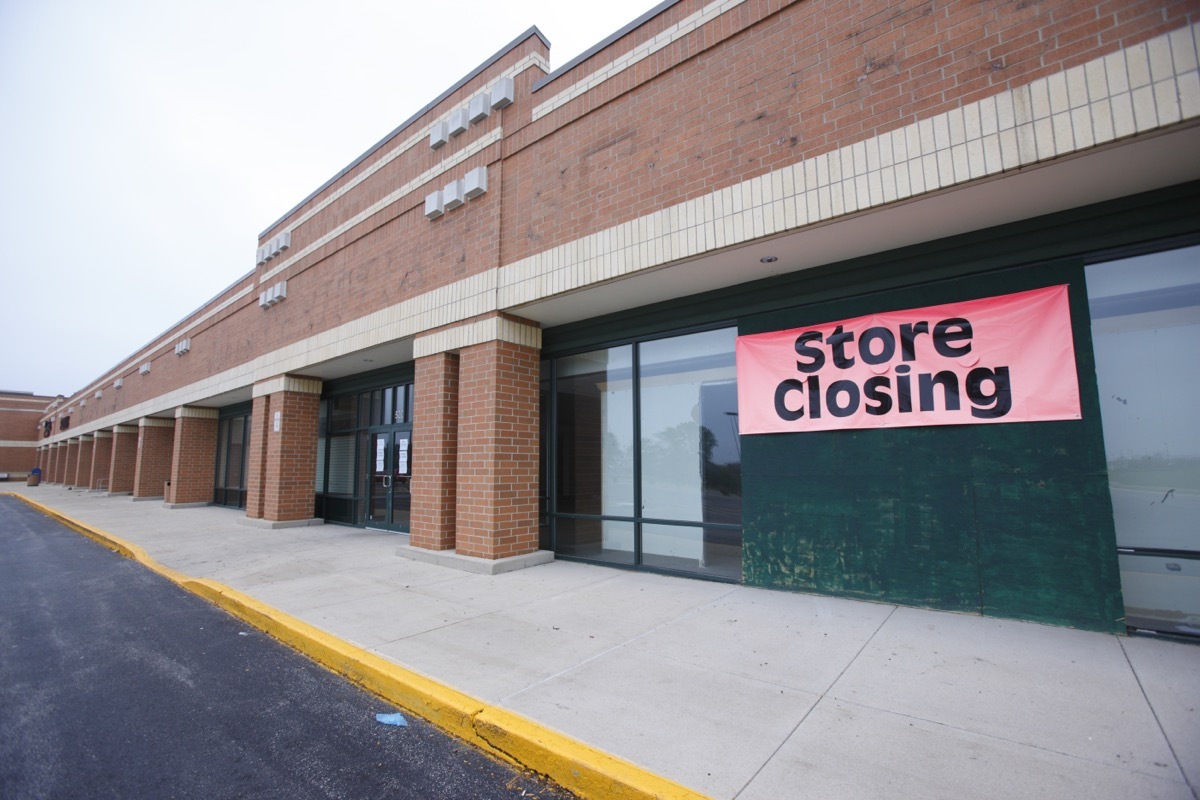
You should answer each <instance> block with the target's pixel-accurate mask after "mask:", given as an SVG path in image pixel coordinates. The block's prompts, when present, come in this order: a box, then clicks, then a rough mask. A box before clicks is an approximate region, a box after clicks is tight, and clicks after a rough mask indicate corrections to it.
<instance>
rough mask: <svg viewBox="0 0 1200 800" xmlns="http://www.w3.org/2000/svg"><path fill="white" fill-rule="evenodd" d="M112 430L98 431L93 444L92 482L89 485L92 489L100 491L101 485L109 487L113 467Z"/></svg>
mask: <svg viewBox="0 0 1200 800" xmlns="http://www.w3.org/2000/svg"><path fill="white" fill-rule="evenodd" d="M112 446H113V434H112V431H96V433H95V435H94V442H93V444H92V482H91V483H90V484H89V485H88V489H89V490H90V491H100V487H101V486H103V487H104V488H105V489H107V488H108V475H109V470H110V469H111V468H112Z"/></svg>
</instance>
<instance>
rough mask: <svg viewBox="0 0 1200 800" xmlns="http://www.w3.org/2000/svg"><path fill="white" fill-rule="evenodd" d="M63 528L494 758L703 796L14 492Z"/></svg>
mask: <svg viewBox="0 0 1200 800" xmlns="http://www.w3.org/2000/svg"><path fill="white" fill-rule="evenodd" d="M3 494H6V495H11V496H13V497H17V498H19V499H20V500H21V501H22V502H24V503H26V504H28V505H29V506H32V507H33V508H35V509H37V510H38V511H40V512H42V513H43V514H46V515H47V516H49V517H51V518H53V519H55V520H57V521H59V522H61V523H62V524H64V525H66V526H67V527H68V528H71V529H72V530H74V531H77V532H78V533H81V534H83V535H84V536H87V537H88V538H89V539H92V540H94V541H96V542H98V543H100V544H101V545H103V546H105V547H107V548H109V549H110V550H114V551H116V552H117V553H119V554H121V555H122V556H124V557H126V558H128V559H131V560H133V561H136V562H138V563H139V564H141V565H142V566H144V567H146V568H147V569H149V570H151V571H152V572H155V573H157V574H159V575H161V576H163V577H165V578H167V579H168V580H170V581H172V582H173V583H175V584H177V585H178V586H180V587H182V588H184V589H186V590H187V591H189V592H192V593H193V594H195V595H197V596H199V597H202V598H204V599H205V600H208V601H209V602H211V603H213V604H214V605H216V606H217V607H219V608H221V609H223V610H225V611H226V612H227V613H229V614H232V615H233V616H235V617H237V618H238V619H241V620H243V621H244V622H246V623H247V624H250V625H253V626H254V627H255V628H257V629H259V630H261V631H263V632H264V633H267V634H268V635H270V636H272V637H273V638H275V639H277V640H279V641H281V642H283V643H284V644H286V645H288V646H289V647H291V648H292V649H294V650H296V651H298V652H300V653H301V654H303V655H305V656H306V657H308V658H309V659H311V660H312V661H315V662H316V663H318V664H320V665H321V666H323V667H325V668H326V669H329V670H330V671H332V672H335V673H337V674H339V675H341V676H343V677H344V678H346V679H347V680H349V681H351V682H352V683H354V684H356V685H358V686H360V687H361V688H363V689H365V690H366V691H368V692H370V693H372V694H374V695H376V696H377V697H380V698H382V699H384V700H386V701H388V702H389V703H392V704H394V705H396V706H399V707H401V708H403V709H405V710H407V711H409V712H411V713H413V714H415V715H417V716H419V717H421V718H423V719H425V720H427V721H429V722H431V723H432V724H434V725H436V726H437V727H439V728H441V729H442V730H444V731H446V732H447V733H450V734H451V735H453V736H455V737H457V738H459V739H461V740H463V741H465V742H466V743H468V744H470V745H472V746H474V747H476V748H477V749H479V750H481V751H482V752H484V753H487V754H489V755H491V756H492V757H494V758H497V759H500V760H502V761H505V762H508V763H510V764H514V765H516V766H517V767H520V768H522V769H526V770H529V771H532V772H535V773H538V774H539V775H543V776H545V777H546V778H548V779H549V780H551V781H553V782H554V783H557V784H558V785H560V786H562V787H563V788H565V789H567V790H569V791H571V792H574V793H575V794H577V795H578V796H580V797H582V798H605V800H609V799H611V800H708V798H707V797H706V796H705V795H702V794H700V793H698V792H696V791H693V790H692V789H689V788H687V787H685V786H682V785H680V784H677V783H675V782H674V781H671V780H669V779H667V778H663V777H661V776H659V775H655V774H653V773H651V772H648V771H647V770H645V769H643V768H642V767H639V766H637V765H635V764H633V763H631V762H628V761H625V760H624V759H622V758H620V757H618V756H615V755H611V754H609V753H606V752H604V751H602V750H598V749H596V748H594V747H592V746H590V745H587V744H584V743H583V742H580V741H578V740H576V739H572V738H571V737H568V736H566V735H564V734H562V733H559V732H557V731H555V730H553V729H551V728H548V727H546V726H544V725H541V724H539V723H537V722H534V721H533V720H530V719H528V718H526V717H523V716H521V715H519V714H516V713H514V712H512V711H508V710H507V709H504V708H500V707H498V706H493V705H489V704H488V703H485V702H483V701H481V700H478V699H476V698H473V697H471V696H469V695H466V694H464V693H462V692H460V691H458V690H457V689H454V688H452V687H450V686H447V685H445V684H442V683H439V682H437V681H435V680H433V679H431V678H427V677H425V676H424V675H420V674H418V673H416V672H413V671H412V670H409V669H407V668H405V667H402V666H400V665H399V664H396V663H394V662H392V661H389V660H387V659H385V658H384V657H382V656H379V655H376V654H374V653H371V652H369V651H367V650H364V649H363V648H361V647H358V646H357V645H353V644H350V643H349V642H346V641H343V640H341V639H338V638H337V637H335V636H333V635H331V634H329V633H326V632H325V631H323V630H321V629H320V628H317V627H315V626H313V625H310V624H309V623H307V622H304V621H302V620H300V619H298V618H296V617H293V616H291V615H289V614H287V613H286V612H283V611H281V610H279V609H276V608H273V607H271V606H268V605H266V604H265V603H262V602H260V601H259V600H256V599H255V598H253V597H251V596H250V595H247V594H244V593H242V592H240V591H238V590H237V589H234V588H232V587H230V586H226V585H224V584H222V583H219V582H217V581H214V580H211V579H208V578H193V577H191V576H188V575H185V574H183V573H181V572H178V571H176V570H173V569H171V568H170V567H167V566H165V565H163V564H160V563H158V562H157V561H155V560H154V559H152V558H151V557H150V556H149V554H148V553H147V552H146V551H145V550H144V549H143V548H142V547H140V546H138V545H136V544H133V543H130V542H126V541H124V540H123V539H121V538H120V537H117V536H114V535H113V534H110V533H108V532H107V531H103V530H101V529H99V528H95V527H92V526H91V525H88V524H86V523H84V522H81V521H79V520H77V519H74V518H72V517H69V516H67V515H65V514H62V513H60V512H58V511H56V510H55V509H53V508H51V507H49V506H46V505H43V504H41V503H39V502H37V501H36V500H32V499H30V498H29V497H26V496H25V495H23V494H20V493H16V492H4V493H3Z"/></svg>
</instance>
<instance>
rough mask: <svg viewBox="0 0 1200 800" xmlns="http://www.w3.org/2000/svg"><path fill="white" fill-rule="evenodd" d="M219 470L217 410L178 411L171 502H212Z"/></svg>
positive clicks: (180, 409)
mask: <svg viewBox="0 0 1200 800" xmlns="http://www.w3.org/2000/svg"><path fill="white" fill-rule="evenodd" d="M216 471H217V409H215V408H198V407H194V406H180V407H179V408H177V409H175V439H174V449H173V451H172V454H171V486H170V489H169V490H168V491H167V495H166V501H167V503H168V504H170V505H195V504H207V503H211V502H212V499H213V481H214V480H215V479H216Z"/></svg>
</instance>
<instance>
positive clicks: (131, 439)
mask: <svg viewBox="0 0 1200 800" xmlns="http://www.w3.org/2000/svg"><path fill="white" fill-rule="evenodd" d="M112 433H113V443H112V459H111V461H110V462H109V469H108V491H109V492H111V493H113V494H133V486H134V479H135V477H136V475H137V458H138V427H137V426H136V425H117V426H114V427H113V429H112Z"/></svg>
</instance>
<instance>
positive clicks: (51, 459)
mask: <svg viewBox="0 0 1200 800" xmlns="http://www.w3.org/2000/svg"><path fill="white" fill-rule="evenodd" d="M61 444H62V442H55V443H54V444H52V445H50V454H49V455H48V456H47V461H48V463H47V466H46V474H45V476H44V477H45V478H46V482H47V483H58V482H59V481H58V452H59V447H60V445H61Z"/></svg>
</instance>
